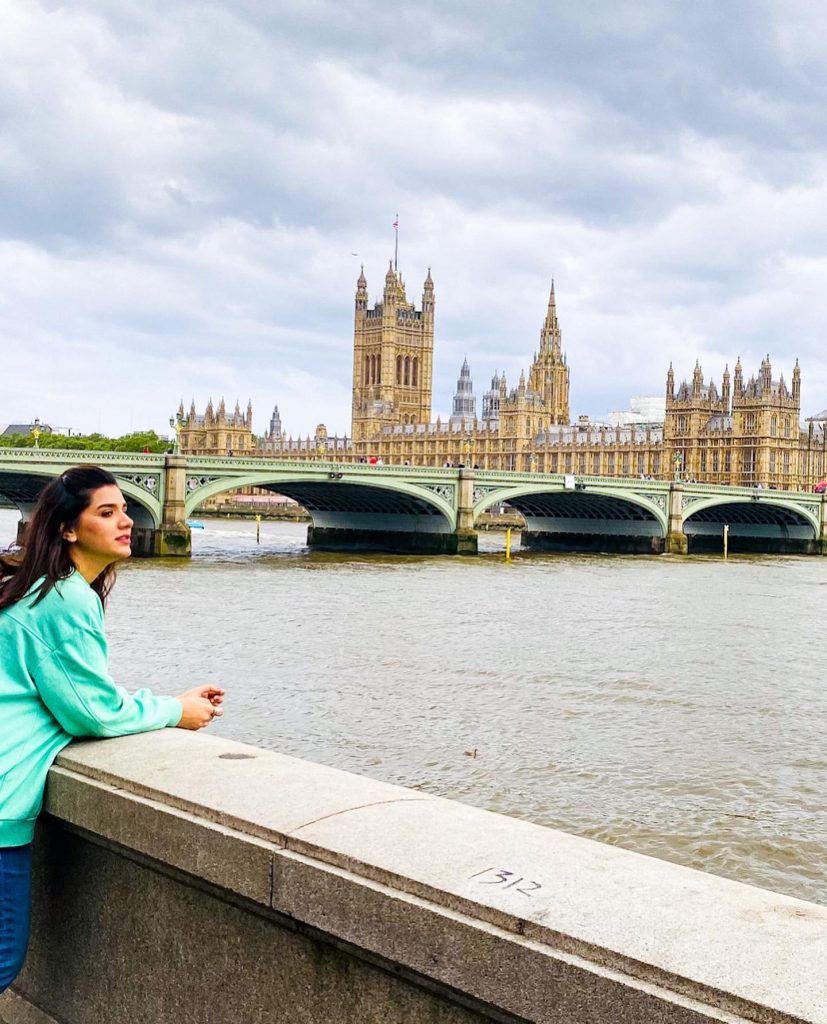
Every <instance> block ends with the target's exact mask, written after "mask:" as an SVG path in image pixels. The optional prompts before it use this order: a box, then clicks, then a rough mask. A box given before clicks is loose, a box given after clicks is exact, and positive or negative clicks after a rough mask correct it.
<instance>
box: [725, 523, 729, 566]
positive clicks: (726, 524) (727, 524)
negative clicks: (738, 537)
mask: <svg viewBox="0 0 827 1024" xmlns="http://www.w3.org/2000/svg"><path fill="white" fill-rule="evenodd" d="M728 556H729V523H724V558H727V557H728Z"/></svg>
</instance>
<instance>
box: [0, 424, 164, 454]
mask: <svg viewBox="0 0 827 1024" xmlns="http://www.w3.org/2000/svg"><path fill="white" fill-rule="evenodd" d="M171 443H172V442H171V441H170V440H169V439H168V438H166V437H159V436H158V435H157V434H156V433H155V431H154V430H137V431H134V432H133V433H131V434H124V435H123V436H122V437H106V436H105V435H104V434H70V435H67V434H49V433H46V432H45V431H44V432H43V433H41V434H40V436H39V437H38V438H37V444H38V447H40V448H62V449H69V450H71V451H93V452H142V451H143V450H144V449H145V448H148V449H149V450H150V451H151V452H154V453H156V454H161V453H162V452H165V451H167V449H168V448H169V447H170V446H171ZM34 447H35V438H34V436H33V435H32V434H8V435H6V434H4V435H3V436H2V437H0V448H34Z"/></svg>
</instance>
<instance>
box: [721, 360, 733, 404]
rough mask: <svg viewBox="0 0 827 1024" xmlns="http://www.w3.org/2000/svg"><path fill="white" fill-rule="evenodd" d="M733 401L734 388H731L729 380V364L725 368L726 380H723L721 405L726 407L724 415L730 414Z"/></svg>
mask: <svg viewBox="0 0 827 1024" xmlns="http://www.w3.org/2000/svg"><path fill="white" fill-rule="evenodd" d="M731 399H732V388H731V385H730V379H729V363H727V364H726V366H725V367H724V378H723V381H722V383H721V403H722V404H723V407H724V413H725V414H727V415H728V414H729V411H730V408H731V406H730V401H731Z"/></svg>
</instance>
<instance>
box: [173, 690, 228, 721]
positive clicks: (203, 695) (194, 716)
mask: <svg viewBox="0 0 827 1024" xmlns="http://www.w3.org/2000/svg"><path fill="white" fill-rule="evenodd" d="M178 700H179V701H180V702H181V706H182V707H183V709H184V712H183V714H182V715H181V721H180V722H179V723H178V728H179V729H203V728H204V726H205V725H209V724H210V722H211V721H212V720H213V719H214V718H218V717H220V716H221V715H223V714H224V709H223V708H222V707H221V705H222V704H223V703H224V691H223V690H222V689H221V687H219V686H211V685H207V686H194V687H193V688H192V689H191V690H186V691H185V692H184V693H182V694H181V696H180V697H178Z"/></svg>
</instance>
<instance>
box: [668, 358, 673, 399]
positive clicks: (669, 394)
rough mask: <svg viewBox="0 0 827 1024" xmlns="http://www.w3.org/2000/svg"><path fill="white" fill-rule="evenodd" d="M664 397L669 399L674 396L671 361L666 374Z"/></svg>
mask: <svg viewBox="0 0 827 1024" xmlns="http://www.w3.org/2000/svg"><path fill="white" fill-rule="evenodd" d="M666 397H667V398H668V399H670V400H671V399H674V397H675V371H674V370H673V369H672V364H671V362H670V364H669V370H668V371H667V374H666Z"/></svg>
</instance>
